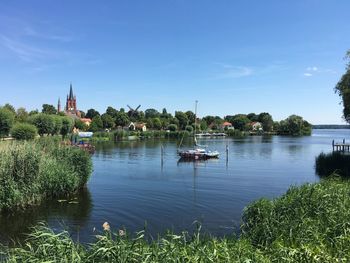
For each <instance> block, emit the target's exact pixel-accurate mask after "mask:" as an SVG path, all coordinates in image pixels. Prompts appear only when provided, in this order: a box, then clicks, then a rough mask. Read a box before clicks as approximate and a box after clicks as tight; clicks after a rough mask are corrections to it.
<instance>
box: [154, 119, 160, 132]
mask: <svg viewBox="0 0 350 263" xmlns="http://www.w3.org/2000/svg"><path fill="white" fill-rule="evenodd" d="M152 123H153V128H154V129H156V130H160V129H161V128H162V122H161V120H160V119H159V118H153V119H152Z"/></svg>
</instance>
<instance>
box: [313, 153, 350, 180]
mask: <svg viewBox="0 0 350 263" xmlns="http://www.w3.org/2000/svg"><path fill="white" fill-rule="evenodd" d="M315 166H316V173H317V174H318V175H320V176H329V175H330V174H332V173H334V172H336V173H337V174H339V175H341V176H344V177H350V155H347V154H343V153H339V152H334V153H329V154H325V153H321V154H320V155H319V156H317V157H316V165H315Z"/></svg>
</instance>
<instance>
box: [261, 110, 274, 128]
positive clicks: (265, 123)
mask: <svg viewBox="0 0 350 263" xmlns="http://www.w3.org/2000/svg"><path fill="white" fill-rule="evenodd" d="M258 121H259V122H261V124H262V128H263V130H264V131H267V132H270V131H272V128H273V119H272V116H271V115H270V114H269V113H267V112H262V113H260V114H259V116H258Z"/></svg>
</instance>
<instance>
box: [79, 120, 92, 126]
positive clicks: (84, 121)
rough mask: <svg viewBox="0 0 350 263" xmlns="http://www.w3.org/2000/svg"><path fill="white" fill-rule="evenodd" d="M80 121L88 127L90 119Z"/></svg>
mask: <svg viewBox="0 0 350 263" xmlns="http://www.w3.org/2000/svg"><path fill="white" fill-rule="evenodd" d="M80 120H81V121H82V122H83V123H84V124H85V125H86V126H87V127H89V126H90V124H91V122H92V120H91V119H90V118H80Z"/></svg>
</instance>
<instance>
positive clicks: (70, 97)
mask: <svg viewBox="0 0 350 263" xmlns="http://www.w3.org/2000/svg"><path fill="white" fill-rule="evenodd" d="M69 99H70V100H72V99H74V96H73V88H72V83H71V84H70V89H69Z"/></svg>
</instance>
